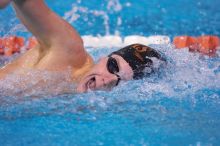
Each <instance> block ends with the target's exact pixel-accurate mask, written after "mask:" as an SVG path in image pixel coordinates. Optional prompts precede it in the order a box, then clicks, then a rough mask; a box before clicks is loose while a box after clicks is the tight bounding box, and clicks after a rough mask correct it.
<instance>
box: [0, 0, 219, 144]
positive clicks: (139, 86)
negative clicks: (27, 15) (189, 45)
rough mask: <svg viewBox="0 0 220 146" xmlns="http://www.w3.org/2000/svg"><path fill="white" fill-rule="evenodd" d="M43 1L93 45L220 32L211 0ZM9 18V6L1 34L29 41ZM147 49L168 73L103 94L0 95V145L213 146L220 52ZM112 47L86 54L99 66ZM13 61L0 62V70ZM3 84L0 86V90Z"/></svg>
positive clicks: (215, 5)
mask: <svg viewBox="0 0 220 146" xmlns="http://www.w3.org/2000/svg"><path fill="white" fill-rule="evenodd" d="M46 2H47V3H48V4H49V6H50V7H51V8H52V9H53V10H54V11H56V12H57V13H59V14H60V15H61V16H62V17H63V18H64V19H66V20H67V21H68V22H70V23H71V24H72V25H74V26H75V27H76V28H77V30H79V32H80V34H81V35H83V36H85V35H91V36H94V37H97V36H98V38H99V39H100V37H101V36H105V35H113V36H119V37H121V38H122V39H123V38H125V37H127V36H129V35H138V36H141V35H144V36H152V35H155V34H156V35H167V36H169V37H170V38H172V37H173V36H176V35H183V34H188V35H195V36H197V35H201V34H214V35H218V36H219V34H220V25H219V23H220V13H219V10H218V5H219V1H215V0H211V1H205V0H200V1H198V0H195V1H189V0H185V1H181V0H177V1H175V2H173V1H170V0H167V1H161V0H155V1H153V2H150V1H143V0H138V1H135V0H104V1H103V0H102V1H101V0H96V1H92V2H87V1H83V0H77V1H70V0H66V1H65V3H64V2H63V1H60V0H57V1H52V0H47V1H46ZM14 17H15V15H14V13H13V12H12V8H11V7H9V8H7V9H6V10H3V11H1V15H0V35H1V36H7V35H15V34H16V35H21V36H23V37H29V36H31V34H30V33H28V32H27V31H26V30H25V29H24V27H23V26H22V25H20V23H19V21H18V20H17V19H16V18H14ZM6 18H7V19H6ZM113 43H114V42H113ZM151 46H152V47H154V48H157V49H158V50H160V51H161V52H162V53H163V54H164V55H165V56H166V57H167V60H168V64H167V67H166V68H162V69H161V70H159V71H158V72H157V73H155V74H152V75H151V76H150V77H148V78H145V79H143V80H135V81H128V82H122V83H121V84H120V85H119V86H118V87H116V88H114V89H113V90H112V91H109V92H106V91H96V92H89V93H85V94H63V95H56V96H53V95H46V96H45V95H44V96H43V95H42V94H41V93H39V91H37V90H36V91H35V94H38V95H42V96H41V98H30V97H29V96H28V95H27V96H25V97H14V96H0V145H3V146H6V145H16V146H20V145H21V146H23V145H33V146H35V145H36V146H39V145H41V146H43V145H45V146H47V145H70V146H72V145H80V146H81V145H85V146H87V145H94V146H96V145H138V146H139V145H143V146H145V145H149V146H152V145H155V146H157V145H173V146H176V145H178V146H179V145H180V146H181V145H183V146H186V145H192V146H194V145H196V146H210V145H213V146H218V145H220V133H219V128H220V58H219V57H218V56H219V55H220V52H219V50H218V51H217V57H214V58H209V57H207V56H202V55H201V54H194V53H190V52H188V50H187V49H181V50H175V49H173V46H172V44H166V45H165V44H159V45H151ZM116 49H117V47H114V44H113V45H112V46H105V47H103V46H101V47H97V48H87V51H88V52H89V53H91V55H92V56H93V57H94V58H95V60H98V58H100V57H101V56H104V55H106V54H108V53H110V52H112V51H113V50H116ZM15 57H16V56H12V57H11V58H5V57H1V59H0V60H1V64H4V63H5V62H8V61H9V60H11V59H14V58H15ZM8 84H9V83H8V82H5V84H3V83H2V82H0V86H1V89H2V88H3V86H8ZM60 86H62V85H60ZM12 89H13V87H12ZM14 90H16V89H14Z"/></svg>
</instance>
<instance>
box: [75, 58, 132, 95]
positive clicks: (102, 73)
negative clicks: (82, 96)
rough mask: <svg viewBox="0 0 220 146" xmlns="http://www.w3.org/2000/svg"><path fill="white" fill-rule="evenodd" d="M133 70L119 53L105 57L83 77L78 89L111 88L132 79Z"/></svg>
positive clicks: (79, 90)
mask: <svg viewBox="0 0 220 146" xmlns="http://www.w3.org/2000/svg"><path fill="white" fill-rule="evenodd" d="M132 78H133V71H132V69H131V67H130V66H129V64H128V63H127V62H126V61H125V60H124V59H123V58H122V57H121V56H119V55H112V56H111V57H104V58H101V59H100V60H99V62H98V63H97V64H96V65H95V66H94V67H93V68H92V69H91V70H90V71H89V72H88V73H87V74H86V75H85V76H84V77H83V78H82V80H81V81H80V82H79V85H78V87H77V91H78V92H80V93H82V92H86V91H89V90H111V89H112V88H113V87H115V86H117V85H118V84H120V82H121V81H123V80H124V81H126V80H131V79H132Z"/></svg>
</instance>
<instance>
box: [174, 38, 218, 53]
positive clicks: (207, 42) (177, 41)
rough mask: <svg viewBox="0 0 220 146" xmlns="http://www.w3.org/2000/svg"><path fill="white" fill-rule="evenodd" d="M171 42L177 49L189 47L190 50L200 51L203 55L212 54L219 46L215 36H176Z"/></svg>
mask: <svg viewBox="0 0 220 146" xmlns="http://www.w3.org/2000/svg"><path fill="white" fill-rule="evenodd" d="M173 44H174V45H175V47H176V48H177V49H180V48H186V47H188V48H189V51H190V52H200V53H202V54H204V55H208V56H214V55H215V54H216V50H217V48H218V47H219V46H220V39H219V37H217V36H209V35H207V36H200V37H197V38H196V37H192V36H177V37H175V38H174V39H173Z"/></svg>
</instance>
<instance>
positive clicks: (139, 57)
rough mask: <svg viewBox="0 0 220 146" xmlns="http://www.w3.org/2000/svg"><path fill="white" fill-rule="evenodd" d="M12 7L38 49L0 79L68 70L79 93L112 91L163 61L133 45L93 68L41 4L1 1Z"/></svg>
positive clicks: (0, 72) (72, 35) (38, 0)
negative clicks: (25, 71) (28, 72)
mask: <svg viewBox="0 0 220 146" xmlns="http://www.w3.org/2000/svg"><path fill="white" fill-rule="evenodd" d="M10 2H11V3H12V5H13V7H14V9H15V10H16V13H17V16H18V18H19V19H20V20H21V22H22V23H23V24H24V25H25V26H26V28H27V29H28V30H29V31H30V32H31V33H32V34H33V35H34V36H35V37H36V39H37V40H38V42H39V45H38V46H37V47H35V48H33V49H30V50H29V51H27V52H26V53H25V54H23V55H22V56H20V57H19V58H18V59H16V60H14V61H12V62H11V63H9V64H7V65H6V66H4V67H2V68H1V69H0V79H3V78H5V77H6V76H7V75H9V74H11V73H14V72H21V73H22V74H23V75H24V76H25V73H24V72H22V70H25V69H36V70H46V71H56V72H62V71H64V70H68V69H69V68H71V72H72V73H71V77H70V80H71V81H72V82H74V83H76V84H77V87H76V91H77V92H78V93H82V92H86V91H88V90H97V89H107V90H108V89H111V88H113V87H115V86H117V85H118V84H119V83H120V81H122V80H125V81H126V80H131V79H139V78H143V77H144V76H145V75H148V74H150V73H152V72H154V61H155V59H156V60H159V61H161V62H165V59H164V58H163V57H162V56H161V55H160V54H159V53H158V52H157V51H156V50H154V49H152V48H150V47H148V46H145V45H142V44H133V45H129V46H126V47H124V48H122V49H120V50H118V51H115V52H113V53H111V54H110V55H108V56H107V57H103V58H101V59H100V60H99V62H98V63H97V64H94V62H93V60H92V58H91V56H90V55H89V54H88V53H87V52H86V50H85V48H84V46H83V41H82V38H81V37H80V35H79V34H78V33H77V31H76V30H75V29H74V28H73V27H72V26H71V25H70V24H69V23H67V22H66V21H65V20H63V19H62V18H61V17H59V16H58V15H57V14H55V13H54V12H53V11H51V10H50V9H49V8H48V7H47V6H46V5H45V3H44V1H43V0H1V1H0V8H4V7H6V6H7V5H8V4H9V3H10Z"/></svg>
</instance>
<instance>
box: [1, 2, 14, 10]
mask: <svg viewBox="0 0 220 146" xmlns="http://www.w3.org/2000/svg"><path fill="white" fill-rule="evenodd" d="M10 2H11V0H0V9H3V8H5V7H6V6H7V5H8V4H9V3H10Z"/></svg>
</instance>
